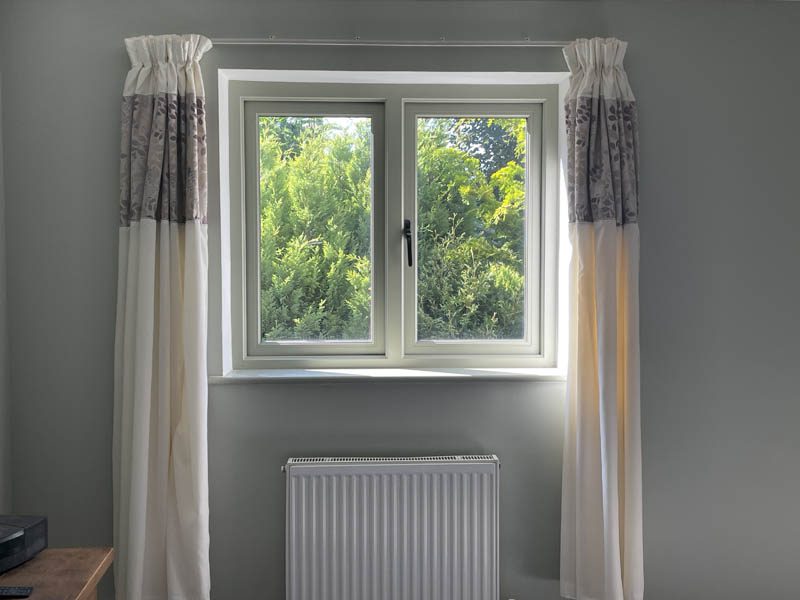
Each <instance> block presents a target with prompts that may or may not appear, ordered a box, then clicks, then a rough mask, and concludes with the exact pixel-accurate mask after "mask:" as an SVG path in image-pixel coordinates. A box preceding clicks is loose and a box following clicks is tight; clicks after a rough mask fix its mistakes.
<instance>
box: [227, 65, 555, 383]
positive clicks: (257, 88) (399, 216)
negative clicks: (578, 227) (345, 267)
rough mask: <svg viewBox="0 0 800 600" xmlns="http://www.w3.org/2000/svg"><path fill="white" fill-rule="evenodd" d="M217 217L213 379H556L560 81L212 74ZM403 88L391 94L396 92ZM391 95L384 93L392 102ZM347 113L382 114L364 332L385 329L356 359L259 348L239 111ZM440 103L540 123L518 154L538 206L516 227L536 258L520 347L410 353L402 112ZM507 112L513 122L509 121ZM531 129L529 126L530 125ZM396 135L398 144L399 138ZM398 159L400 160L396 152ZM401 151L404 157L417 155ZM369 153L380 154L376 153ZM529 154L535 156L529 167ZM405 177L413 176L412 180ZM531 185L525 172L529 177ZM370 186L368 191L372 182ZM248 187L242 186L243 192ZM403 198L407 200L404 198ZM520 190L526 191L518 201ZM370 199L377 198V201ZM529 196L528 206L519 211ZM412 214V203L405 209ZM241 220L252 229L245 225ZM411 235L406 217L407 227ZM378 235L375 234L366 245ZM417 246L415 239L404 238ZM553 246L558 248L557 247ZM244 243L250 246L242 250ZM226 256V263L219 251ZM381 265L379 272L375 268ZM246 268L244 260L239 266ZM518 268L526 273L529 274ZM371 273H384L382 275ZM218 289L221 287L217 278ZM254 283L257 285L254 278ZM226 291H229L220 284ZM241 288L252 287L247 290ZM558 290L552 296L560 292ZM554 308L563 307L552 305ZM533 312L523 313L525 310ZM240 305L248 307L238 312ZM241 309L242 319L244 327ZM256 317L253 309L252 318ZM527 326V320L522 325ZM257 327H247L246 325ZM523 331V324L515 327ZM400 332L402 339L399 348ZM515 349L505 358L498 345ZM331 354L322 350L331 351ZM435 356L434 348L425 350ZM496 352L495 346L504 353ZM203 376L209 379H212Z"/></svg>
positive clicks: (349, 351) (349, 354)
mask: <svg viewBox="0 0 800 600" xmlns="http://www.w3.org/2000/svg"><path fill="white" fill-rule="evenodd" d="M219 81H220V87H219V94H220V109H221V110H220V184H221V185H220V187H221V194H220V196H221V197H220V200H221V203H220V215H221V226H222V227H223V229H224V228H226V225H227V231H224V230H223V231H221V232H220V233H221V236H220V237H221V243H222V244H221V245H222V260H223V262H224V261H225V260H226V256H227V255H228V253H229V258H228V259H227V260H229V263H228V265H227V266H228V267H229V271H228V270H227V269H226V265H225V264H223V267H222V272H221V275H222V280H223V296H222V303H221V306H220V309H221V313H222V314H221V321H222V322H221V331H222V336H221V337H222V340H221V341H222V348H221V349H220V350H221V353H220V354H221V358H222V369H221V373H220V375H224V374H225V373H228V372H230V373H235V374H237V375H239V377H236V379H241V375H242V374H246V373H251V374H253V377H256V375H255V374H256V373H257V372H258V373H260V374H261V375H259V377H263V376H266V377H268V376H269V375H264V374H265V373H270V372H274V373H278V372H281V373H283V374H284V375H285V374H287V373H300V372H301V371H303V370H314V371H315V372H316V373H323V372H324V373H334V372H336V371H338V370H341V372H350V373H355V371H357V370H359V369H385V370H386V372H387V373H388V372H389V371H390V370H394V371H397V370H398V369H406V370H409V372H412V371H414V370H423V369H424V370H426V371H430V370H431V369H439V370H441V371H442V372H444V371H445V370H448V369H449V370H452V371H458V370H461V371H465V370H476V369H478V370H479V369H483V370H484V371H485V372H486V373H487V374H490V375H492V376H494V374H497V373H502V372H508V373H512V372H516V371H520V372H522V371H525V370H528V371H529V372H533V371H536V372H537V373H541V374H543V375H545V376H547V375H560V374H562V373H563V368H564V348H563V344H562V345H560V346H559V344H558V343H557V341H558V340H557V331H558V330H559V329H561V330H562V331H563V329H564V324H565V321H566V318H565V316H566V315H565V314H564V313H565V311H564V310H563V309H561V310H559V306H558V303H559V295H561V296H562V300H563V295H564V291H565V290H564V289H563V288H564V287H565V286H564V283H563V282H564V280H565V277H564V266H565V265H564V264H563V261H562V262H561V263H559V252H561V253H563V251H564V246H565V240H564V239H563V235H562V236H560V231H563V225H564V223H563V214H562V215H559V213H560V212H563V211H562V210H561V209H562V207H561V203H560V202H559V192H560V191H561V190H562V188H563V182H562V181H561V179H562V178H563V177H562V175H563V173H562V171H563V169H562V168H561V166H560V162H561V159H562V158H563V157H561V156H560V153H559V148H561V147H562V146H563V131H562V128H561V127H560V126H559V124H560V122H562V121H563V119H561V118H560V116H561V115H562V111H561V109H560V105H561V102H560V98H562V97H563V93H564V89H565V86H564V81H565V74H564V73H543V74H533V73H513V74H512V73H393V72H342V71H262V70H246V71H240V70H221V71H220V78H219ZM401 85H402V86H403V89H402V92H399V91H397V90H400V88H399V87H398V86H401ZM392 90H394V91H392ZM278 101H281V102H295V101H305V102H312V101H313V102H334V101H335V102H353V103H375V102H380V103H383V105H384V107H385V114H384V118H385V121H384V122H385V133H384V135H385V140H386V143H385V147H386V156H385V157H384V158H385V183H384V185H385V187H384V198H385V212H384V215H383V219H384V223H383V230H384V231H385V232H386V233H385V239H384V240H383V244H381V243H380V242H379V238H380V235H379V230H380V229H381V226H380V225H381V224H380V223H379V222H378V218H379V217H377V214H376V213H374V218H375V220H374V222H373V223H374V231H375V232H376V233H375V234H374V235H373V243H374V244H375V248H376V252H374V255H373V269H374V270H373V277H374V279H373V281H374V283H375V284H376V285H375V290H376V293H375V294H374V295H375V298H379V297H380V296H381V295H382V296H383V300H384V302H383V304H384V306H383V311H381V309H380V306H379V302H374V306H373V317H374V326H376V330H377V326H378V324H379V323H380V322H381V321H383V322H384V323H385V324H386V327H385V331H384V335H383V339H382V340H379V339H378V336H373V340H372V341H373V342H374V343H373V345H372V347H371V348H369V349H366V348H364V347H363V346H362V347H361V348H357V347H356V348H354V347H348V346H349V345H348V344H344V343H333V344H330V345H328V343H326V344H325V347H326V351H325V352H322V351H320V350H319V348H318V347H317V345H309V346H305V349H304V350H303V351H302V352H291V353H289V352H285V350H284V349H285V348H286V347H287V346H294V347H293V348H291V350H295V349H296V347H298V346H301V345H302V344H293V345H292V344H289V345H285V344H279V345H274V346H273V345H270V344H267V346H272V348H270V349H268V350H266V351H265V350H264V348H263V347H264V346H265V345H264V344H258V343H257V344H255V345H254V344H253V343H252V339H253V334H252V329H253V327H252V325H251V326H250V330H248V322H252V321H253V318H252V313H253V309H252V299H250V300H248V295H249V294H250V292H248V283H247V282H248V279H251V280H252V277H253V269H252V266H251V267H250V269H249V271H248V252H249V251H252V247H251V249H250V250H248V245H250V246H251V245H252V239H253V234H252V232H251V233H250V234H249V235H248V230H247V227H248V226H247V219H246V218H245V215H246V214H247V211H248V201H247V194H246V193H245V190H246V187H247V185H248V173H250V174H251V175H250V176H251V177H252V173H251V172H252V167H250V168H249V169H248V168H246V160H245V157H246V156H247V153H246V152H245V146H246V139H245V138H246V135H245V133H246V129H247V128H246V127H245V120H246V119H245V105H246V103H248V102H251V103H255V102H278ZM434 103H439V104H440V105H441V106H440V108H444V107H446V106H447V105H448V104H449V105H451V106H455V107H458V106H459V105H463V104H464V103H470V104H473V105H479V104H482V105H484V106H486V107H487V111H488V112H487V114H488V113H491V112H492V110H489V108H490V107H491V108H494V107H496V106H502V105H504V104H505V105H508V106H511V105H516V106H514V110H515V111H517V112H515V114H518V112H519V105H525V106H528V107H529V108H530V109H531V110H530V113H529V114H530V115H532V117H531V118H533V119H534V120H539V119H540V123H539V131H538V132H536V133H538V134H539V135H538V136H534V143H533V144H531V145H530V146H529V147H528V161H527V162H528V163H529V164H530V165H531V167H530V168H531V171H534V170H538V171H539V173H538V175H539V177H538V178H537V177H530V176H529V177H528V179H527V180H528V181H529V182H530V183H531V184H533V185H534V186H536V187H540V192H539V193H538V194H537V197H538V198H540V199H541V205H540V206H539V207H538V208H537V218H538V219H539V223H538V224H534V223H533V222H534V221H535V219H530V218H529V219H526V223H530V225H529V227H538V230H539V231H538V232H537V236H536V237H532V238H530V239H532V240H535V241H538V242H539V243H538V244H536V246H537V247H536V250H538V253H539V257H538V258H539V260H538V261H537V265H536V267H535V268H530V267H531V266H532V260H529V257H532V256H534V255H535V254H536V252H534V248H533V246H534V245H533V244H528V243H526V269H527V271H528V272H526V279H527V278H528V277H535V278H536V281H537V282H538V289H537V290H535V291H534V292H533V293H534V294H535V295H536V296H538V298H539V299H540V301H539V303H537V304H538V306H539V307H541V308H540V312H539V313H538V314H532V315H531V316H530V317H529V318H530V319H532V320H530V321H529V326H528V327H527V329H529V332H530V335H526V339H525V340H523V341H522V342H520V343H512V344H508V343H502V342H501V343H497V342H483V341H481V342H476V343H467V344H464V343H462V342H458V343H452V342H444V343H440V342H436V343H433V344H430V343H426V342H418V341H417V340H416V339H415V338H416V320H415V315H416V299H415V298H414V302H409V294H411V296H412V297H413V295H414V290H413V287H414V286H413V285H409V281H408V279H409V277H414V278H415V269H414V270H410V269H408V268H407V267H406V266H405V260H406V255H405V249H404V247H403V244H404V240H403V238H402V235H401V228H402V223H403V220H404V218H407V215H409V214H410V212H409V203H413V202H414V201H415V200H414V196H415V194H414V193H411V194H409V189H408V187H409V186H408V182H407V181H406V179H407V175H404V172H405V173H408V171H409V169H408V168H407V166H406V164H405V163H407V161H408V160H409V158H408V152H407V151H408V145H409V144H408V142H407V140H404V139H403V138H406V137H407V134H408V131H407V127H406V126H405V125H407V123H408V119H407V116H406V112H407V110H412V109H413V108H414V107H415V106H416V105H419V104H423V105H425V106H432V105H433V104H434ZM512 112H513V111H512ZM536 124H537V123H534V126H536ZM398 135H399V137H400V139H398ZM404 146H405V148H406V151H405V152H404V150H403V147H404ZM413 146H414V147H413V148H411V151H412V152H414V151H415V146H416V144H414V145H413ZM375 149H376V152H378V151H379V146H378V144H377V143H376V146H375ZM534 152H539V153H540V156H539V157H538V159H536V160H535V162H536V164H534ZM411 170H412V171H415V169H411ZM534 175H536V173H534ZM376 183H377V182H376ZM249 185H251V186H252V181H250V183H249ZM412 191H413V190H412ZM529 191H531V190H529ZM376 198H377V194H376ZM531 199H532V196H528V202H529V203H530V202H531ZM412 206H413V204H412ZM251 220H252V218H251ZM413 220H414V223H415V224H416V214H415V213H414V216H413ZM376 234H377V235H376ZM415 237H416V236H415ZM560 238H561V239H560ZM248 240H249V241H248ZM378 246H382V247H383V251H384V255H383V256H382V257H381V258H379V257H378V254H379V253H378V252H377V249H378ZM226 250H227V252H226ZM381 261H382V262H383V265H381V264H380V262H381ZM250 262H252V260H251V261H250ZM528 263H531V264H530V265H529V264H528ZM381 267H383V269H382V272H381ZM376 274H378V275H379V276H380V275H382V276H383V284H384V285H383V286H382V290H377V288H378V285H377V284H378V282H379V281H380V278H379V276H378V277H376ZM228 278H229V279H228ZM256 282H257V279H256ZM228 284H229V285H228ZM251 288H252V283H251ZM559 288H560V289H559ZM562 303H563V302H562ZM527 304H529V305H530V304H532V303H527ZM249 305H250V308H249ZM248 310H249V311H250V314H249V316H248ZM256 310H257V308H256ZM534 313H535V311H534ZM411 315H413V316H414V321H413V323H414V325H413V326H409V327H405V326H404V324H405V323H407V322H408V319H409V318H411ZM526 316H528V315H526ZM255 321H256V323H255V327H256V328H257V327H258V319H257V318H256V319H255ZM526 321H528V319H526ZM409 333H412V334H413V336H411V337H409ZM509 345H511V346H515V347H514V348H508V346H509ZM337 346H338V348H336V349H335V350H333V351H332V352H331V351H329V350H330V349H332V348H335V347H337ZM432 346H433V347H435V348H432ZM503 346H505V347H503ZM212 373H213V370H212Z"/></svg>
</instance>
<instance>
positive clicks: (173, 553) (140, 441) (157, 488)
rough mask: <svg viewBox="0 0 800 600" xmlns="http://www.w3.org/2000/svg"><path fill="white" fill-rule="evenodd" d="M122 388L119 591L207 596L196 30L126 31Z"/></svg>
mask: <svg viewBox="0 0 800 600" xmlns="http://www.w3.org/2000/svg"><path fill="white" fill-rule="evenodd" d="M125 45H126V47H127V50H128V54H129V56H130V59H131V70H130V72H129V73H128V77H127V79H126V81H125V88H124V91H123V99H122V152H121V163H120V167H121V170H120V173H121V175H120V190H121V198H120V202H121V206H120V216H121V222H120V234H119V285H118V298H117V334H116V352H115V394H114V396H115V397H114V545H115V547H116V550H117V559H116V561H115V565H114V571H115V583H116V591H117V598H118V599H119V600H167V599H169V600H207V599H208V598H209V587H210V583H209V581H210V579H209V564H208V546H209V534H208V458H207V443H206V441H207V424H206V412H207V410H206V409H207V403H208V387H207V386H208V382H207V373H206V328H207V324H206V315H207V293H208V290H207V288H208V284H207V266H208V246H207V233H206V204H207V191H206V133H205V131H206V125H205V109H204V101H205V98H204V94H203V80H202V77H201V74H200V65H199V63H198V61H199V60H200V58H201V57H202V56H203V54H204V53H205V52H206V51H207V50H208V49H209V48H210V47H211V43H210V42H209V40H207V39H206V38H204V37H202V36H198V35H183V36H181V35H163V36H145V37H139V38H131V39H127V40H125Z"/></svg>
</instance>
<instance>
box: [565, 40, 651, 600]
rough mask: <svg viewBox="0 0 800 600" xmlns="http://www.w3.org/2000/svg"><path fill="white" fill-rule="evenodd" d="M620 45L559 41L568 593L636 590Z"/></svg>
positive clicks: (631, 182) (590, 599)
mask: <svg viewBox="0 0 800 600" xmlns="http://www.w3.org/2000/svg"><path fill="white" fill-rule="evenodd" d="M625 49H626V44H625V42H621V41H619V40H616V39H592V40H578V41H576V42H574V43H572V44H571V45H569V46H567V47H566V48H565V50H564V55H565V57H566V60H567V64H568V66H569V69H570V74H571V76H570V86H569V91H568V94H567V99H566V107H565V109H566V115H567V150H568V177H567V179H568V192H569V237H570V242H571V245H572V260H571V263H570V339H569V367H568V375H567V408H566V425H565V441H564V443H565V445H564V464H563V480H562V486H563V490H562V515H561V519H562V523H561V594H562V596H565V597H567V598H576V599H578V600H641V599H642V597H643V594H644V577H643V568H642V476H641V469H642V467H641V431H640V416H639V403H640V398H639V291H638V287H639V227H638V216H639V199H638V170H639V169H638V123H637V107H636V101H635V99H634V97H633V93H632V92H631V89H630V86H629V85H628V79H627V76H626V74H625V71H624V70H623V67H622V59H623V57H624V55H625Z"/></svg>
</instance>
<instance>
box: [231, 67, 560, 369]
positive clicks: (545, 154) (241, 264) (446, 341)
mask: <svg viewBox="0 0 800 600" xmlns="http://www.w3.org/2000/svg"><path fill="white" fill-rule="evenodd" d="M229 98H230V100H229V111H230V121H231V123H232V125H231V126H230V129H229V136H230V138H229V160H230V191H231V196H230V200H231V211H230V219H231V225H232V227H231V248H232V252H231V256H232V263H231V264H232V265H233V267H234V268H233V269H232V292H233V293H232V317H233V318H232V320H231V329H232V337H233V342H234V343H233V347H234V356H233V358H234V363H235V364H234V366H235V368H239V369H244V368H270V367H273V368H322V367H331V368H347V367H393V368H397V367H403V368H406V367H409V368H415V367H426V368H433V367H440V368H462V367H463V368H481V367H487V368H492V367H548V366H554V364H555V356H556V348H555V341H556V335H555V328H556V322H555V321H556V291H557V290H556V287H557V284H556V279H557V277H556V275H557V274H556V270H557V256H556V251H557V247H558V245H557V220H558V215H557V213H558V210H557V200H556V195H557V194H556V181H555V180H556V178H557V177H556V173H557V147H558V144H557V139H556V138H557V131H558V128H557V122H556V120H557V114H558V111H557V88H556V87H555V86H537V85H498V84H487V83H479V84H463V83H459V84H448V83H424V84H421V83H336V82H328V83H321V82H317V83H311V82H294V83H289V82H270V83H266V82H260V83H256V82H231V84H230V88H229ZM235 124H238V126H236V125H235Z"/></svg>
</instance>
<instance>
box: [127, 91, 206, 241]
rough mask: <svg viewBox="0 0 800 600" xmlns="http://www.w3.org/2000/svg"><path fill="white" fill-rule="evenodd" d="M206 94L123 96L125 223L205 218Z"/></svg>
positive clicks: (201, 220) (180, 221)
mask: <svg viewBox="0 0 800 600" xmlns="http://www.w3.org/2000/svg"><path fill="white" fill-rule="evenodd" d="M205 117H206V115H205V102H204V99H203V97H202V96H196V95H194V94H186V95H184V96H178V95H177V94H169V93H159V94H155V95H148V94H134V95H131V96H125V97H123V99H122V150H121V153H120V224H121V225H122V226H123V227H127V226H129V225H130V224H131V223H132V222H136V221H140V220H141V219H154V220H156V221H171V222H175V223H185V222H187V221H197V222H200V223H205V222H206V218H207V204H208V187H207V185H208V182H207V156H206V153H207V149H206V118H205Z"/></svg>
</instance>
